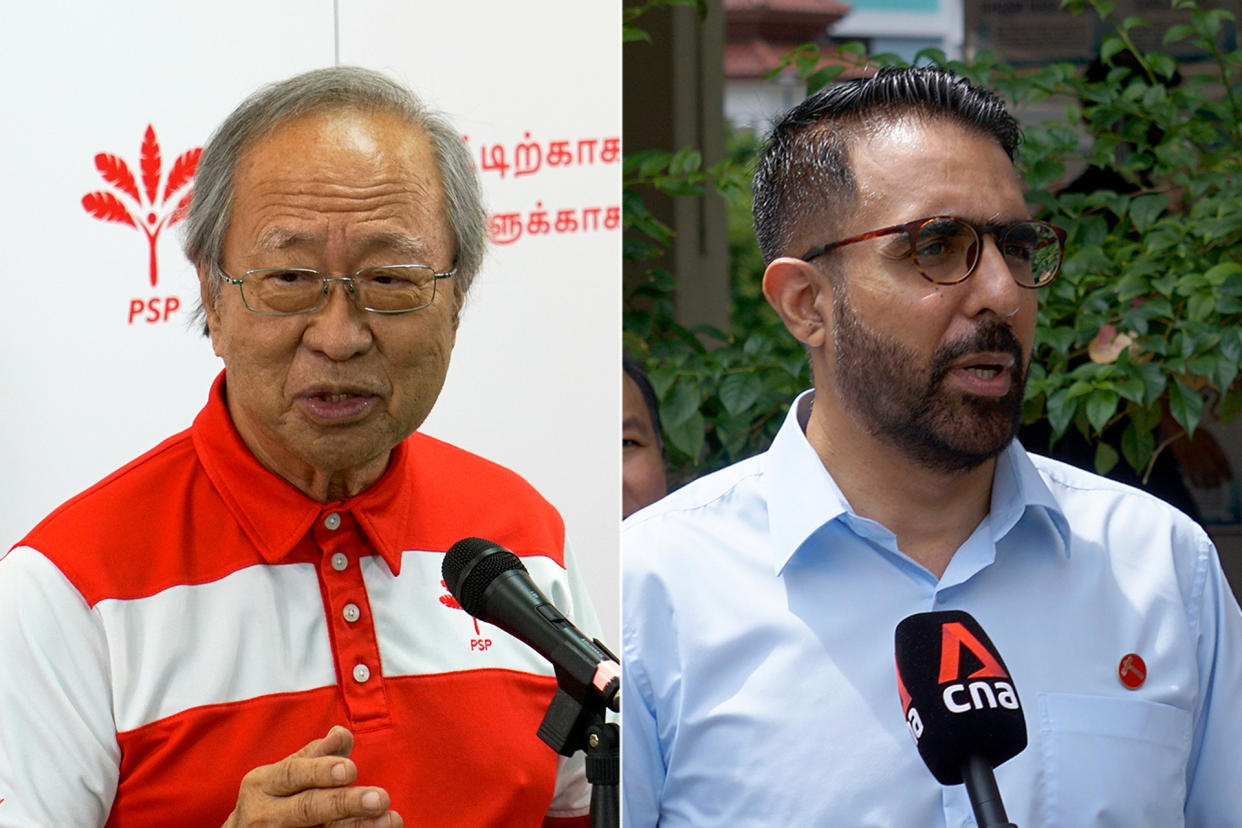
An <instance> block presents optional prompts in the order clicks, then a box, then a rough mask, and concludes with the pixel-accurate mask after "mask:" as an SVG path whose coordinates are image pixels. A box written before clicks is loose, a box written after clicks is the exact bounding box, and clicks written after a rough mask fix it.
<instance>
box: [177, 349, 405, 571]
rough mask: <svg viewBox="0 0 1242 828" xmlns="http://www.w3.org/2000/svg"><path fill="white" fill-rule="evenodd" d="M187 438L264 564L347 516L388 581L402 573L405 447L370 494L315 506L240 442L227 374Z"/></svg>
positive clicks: (280, 558) (396, 451) (400, 447)
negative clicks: (332, 516)
mask: <svg viewBox="0 0 1242 828" xmlns="http://www.w3.org/2000/svg"><path fill="white" fill-rule="evenodd" d="M191 433H192V435H193V440H194V448H195V451H196V452H197V454H198V458H199V462H200V463H202V465H203V469H204V471H205V472H206V474H207V477H208V479H210V480H211V483H212V485H213V486H214V487H215V489H216V491H217V492H218V493H219V495H220V498H221V499H222V500H223V501H224V503H225V505H226V507H227V508H228V510H229V512H230V513H231V514H232V515H233V517H234V518H235V519H236V520H237V523H238V524H239V525H240V526H241V528H242V531H243V532H245V534H246V537H247V538H249V539H250V541H251V543H253V544H254V545H255V547H256V549H258V551H259V554H260V555H261V556H262V557H263V559H264V560H265V561H267V562H268V563H273V564H274V563H279V562H281V561H283V560H285V559H287V558H288V556H289V555H290V554H291V553H292V552H293V550H294V548H295V547H296V546H297V545H298V543H299V542H300V541H301V540H302V539H303V538H304V537H306V535H307V532H308V531H310V528H311V526H312V524H314V522H315V521H316V520H318V519H320V518H321V516H323V515H326V514H329V513H331V512H339V513H350V514H352V515H353V516H354V517H355V518H356V519H357V520H358V523H359V525H360V526H361V527H362V530H363V532H364V533H365V534H366V536H367V539H368V540H369V541H370V542H371V545H372V546H373V547H374V549H375V550H376V551H377V552H378V553H379V555H380V556H381V557H382V558H383V559H384V562H385V563H386V564H388V567H389V569H391V570H392V572H393V574H398V573H399V572H400V566H401V550H400V549H398V548H397V547H395V546H394V545H393V543H392V539H393V538H399V537H404V536H405V534H406V529H407V527H408V524H409V518H410V511H411V497H412V495H411V493H410V491H409V487H408V486H404V485H402V483H403V480H404V478H405V474H404V471H405V464H406V463H407V462H408V455H409V450H408V447H407V446H406V444H405V442H404V441H403V442H401V443H399V444H398V445H397V446H396V447H395V448H394V449H393V450H392V455H391V457H390V458H389V460H388V468H387V469H386V470H385V471H384V474H383V475H382V476H381V477H380V479H379V480H377V481H376V482H375V483H373V484H372V485H371V487H370V488H368V489H366V490H365V491H363V492H361V493H359V494H357V495H355V496H354V497H351V498H349V499H347V500H343V501H336V502H334V503H320V502H318V501H316V500H314V499H312V498H310V497H308V496H307V495H305V494H304V493H302V492H301V491H299V490H298V489H296V488H294V487H293V486H292V485H290V484H289V483H288V482H286V481H285V480H284V479H283V478H281V477H280V476H278V475H276V474H273V473H272V472H270V471H268V470H267V469H265V468H264V467H263V466H262V465H261V464H260V463H259V461H258V460H257V459H255V456H254V455H253V454H252V453H251V451H250V449H249V448H247V447H246V444H245V443H244V442H242V439H241V435H239V434H238V433H237V429H236V427H235V426H234V425H233V420H232V418H231V417H230V416H229V412H228V407H227V405H226V403H225V372H223V371H221V372H220V375H219V376H217V377H216V380H215V382H214V383H212V386H211V393H210V394H209V396H208V399H207V405H206V406H205V407H204V408H203V410H202V411H201V412H199V414H198V417H196V418H195V420H194V425H193V427H192V429H191Z"/></svg>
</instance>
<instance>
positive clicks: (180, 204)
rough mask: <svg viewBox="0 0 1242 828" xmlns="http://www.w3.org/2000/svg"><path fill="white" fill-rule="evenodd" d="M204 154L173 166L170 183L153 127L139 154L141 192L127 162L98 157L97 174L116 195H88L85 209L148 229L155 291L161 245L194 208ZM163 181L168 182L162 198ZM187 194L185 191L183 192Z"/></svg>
mask: <svg viewBox="0 0 1242 828" xmlns="http://www.w3.org/2000/svg"><path fill="white" fill-rule="evenodd" d="M202 152H203V150H202V148H201V147H199V148H195V149H192V150H187V151H186V152H183V153H181V155H179V156H177V159H176V160H175V161H173V164H172V168H171V169H169V171H168V177H167V179H164V171H163V160H162V158H161V155H160V142H159V139H158V138H157V137H156V135H155V127H154V126H152V125H150V124H148V125H147V131H146V132H145V133H143V136H142V143H141V145H140V146H139V149H138V169H139V172H140V173H141V175H142V189H141V190H139V188H138V180H137V179H136V178H135V177H134V173H133V170H132V169H131V168H130V166H129V164H127V163H126V162H125V160H124V159H123V158H121V157H119V156H117V155H112V154H111V153H106V152H101V153H99V154H98V155H96V156H95V169H97V170H99V174H100V175H101V176H102V177H103V180H104V181H105V182H107V183H108V184H110V185H112V187H113V188H115V190H116V192H106V191H103V190H98V191H96V192H93V193H87V194H86V195H84V196H82V208H83V209H84V210H86V212H87V213H89V214H90V215H91V216H93V217H94V218H97V219H99V220H100V221H112V222H116V223H118V224H128V225H129V226H130V227H134V228H138V229H140V230H142V232H143V233H144V234H145V235H146V237H147V250H148V254H149V256H148V265H149V270H150V276H151V286H152V287H155V285H156V282H157V281H158V278H159V276H158V265H157V262H156V256H155V244H156V242H157V241H158V240H159V236H160V232H161V231H163V230H164V228H166V227H172V226H173V225H174V224H176V223H177V222H179V221H182V220H183V219H184V218H185V216H186V213H187V211H188V210H189V207H190V197H191V196H192V195H193V192H194V191H193V189H186V188H187V187H189V186H190V185H191V184H192V183H193V181H194V173H195V171H196V170H197V169H198V158H199V156H200V155H201V154H202ZM161 181H163V182H164V193H163V196H162V197H161V196H160V182H161ZM182 190H185V192H184V193H182ZM178 194H181V195H180V197H179V198H177V200H176V201H175V202H173V201H172V200H173V198H174V197H176V196H178ZM122 197H123V198H122ZM127 201H128V202H129V204H128V205H127V203H126V202H127ZM170 202H171V203H172V206H171V208H170V207H169V204H170ZM131 207H132V208H133V209H132V210H131Z"/></svg>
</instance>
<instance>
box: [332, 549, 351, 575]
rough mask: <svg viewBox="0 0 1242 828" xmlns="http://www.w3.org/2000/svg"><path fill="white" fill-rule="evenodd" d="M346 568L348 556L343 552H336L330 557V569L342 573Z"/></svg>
mask: <svg viewBox="0 0 1242 828" xmlns="http://www.w3.org/2000/svg"><path fill="white" fill-rule="evenodd" d="M347 566H349V556H348V555H346V554H345V553H344V552H337V553H335V554H334V555H333V556H332V568H333V569H335V570H336V571H337V572H344V571H345V567H347Z"/></svg>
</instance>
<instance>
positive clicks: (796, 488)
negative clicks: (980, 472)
mask: <svg viewBox="0 0 1242 828" xmlns="http://www.w3.org/2000/svg"><path fill="white" fill-rule="evenodd" d="M813 400H814V391H804V392H803V393H802V394H800V395H798V397H797V399H795V400H794V403H793V405H792V406H790V408H789V413H788V414H787V415H786V416H785V421H784V423H783V424H782V425H781V428H780V431H778V432H777V434H776V437H775V438H774V439H773V440H772V445H771V447H770V448H769V449H768V451H767V452H766V453H765V454H764V456H763V477H762V482H761V486H762V487H763V493H764V498H765V501H766V503H767V507H768V531H769V533H770V536H771V539H772V554H773V564H774V567H775V571H776V572H778V573H779V572H780V571H781V570H783V569H784V568H785V566H786V565H787V564H788V563H789V561H790V560H791V559H792V558H793V556H794V555H795V554H796V553H797V552H798V550H799V549H800V548H801V547H802V545H803V544H804V543H806V541H807V539H809V538H810V537H811V535H813V534H814V533H815V532H817V531H818V530H819V529H820V528H821V527H823V526H826V525H827V524H829V523H831V522H832V521H835V520H840V519H842V518H843V517H845V516H847V515H849V514H850V513H851V512H850V505H849V502H848V501H847V500H846V499H845V495H843V494H842V493H841V489H840V488H839V487H838V486H837V484H836V482H835V481H834V480H833V479H832V476H831V475H830V474H828V470H827V469H825V468H824V464H823V462H822V461H821V460H820V459H819V455H818V454H816V452H815V449H814V448H813V447H812V446H811V444H810V442H808V441H807V439H806V424H807V421H808V420H809V418H810V414H811V404H812V402H813ZM1031 509H1035V510H1038V511H1040V512H1043V513H1045V514H1046V515H1047V517H1048V519H1049V521H1050V522H1051V524H1052V526H1053V527H1054V528H1055V530H1056V534H1057V535H1058V536H1059V538H1060V541H1061V544H1060V552H1061V554H1063V555H1068V554H1069V539H1070V534H1069V524H1068V522H1067V521H1066V519H1065V515H1064V513H1063V512H1062V510H1061V507H1060V505H1059V504H1058V503H1057V501H1056V499H1055V498H1054V497H1053V496H1052V492H1051V491H1049V489H1048V486H1047V484H1046V483H1045V482H1044V479H1043V477H1042V476H1040V474H1039V470H1038V469H1036V468H1035V464H1034V463H1032V462H1031V458H1030V457H1029V456H1028V455H1027V453H1026V450H1025V449H1023V448H1022V446H1021V445H1020V444H1019V443H1018V441H1017V440H1013V441H1012V442H1010V444H1009V445H1008V446H1007V447H1006V448H1005V449H1004V451H1002V452H1001V454H1000V455H999V456H998V457H997V463H996V472H995V474H994V476H993V479H992V508H991V511H990V513H989V515H988V518H987V520H989V521H990V523H991V527H992V538H993V541H996V540H999V539H1000V538H1002V537H1004V536H1005V535H1006V534H1008V533H1009V531H1010V530H1011V529H1013V527H1014V526H1016V525H1017V523H1018V521H1019V520H1021V519H1022V518H1023V517H1024V516H1025V515H1026V514H1027V512H1028V510H1031ZM843 522H844V523H846V524H847V525H848V522H847V521H843Z"/></svg>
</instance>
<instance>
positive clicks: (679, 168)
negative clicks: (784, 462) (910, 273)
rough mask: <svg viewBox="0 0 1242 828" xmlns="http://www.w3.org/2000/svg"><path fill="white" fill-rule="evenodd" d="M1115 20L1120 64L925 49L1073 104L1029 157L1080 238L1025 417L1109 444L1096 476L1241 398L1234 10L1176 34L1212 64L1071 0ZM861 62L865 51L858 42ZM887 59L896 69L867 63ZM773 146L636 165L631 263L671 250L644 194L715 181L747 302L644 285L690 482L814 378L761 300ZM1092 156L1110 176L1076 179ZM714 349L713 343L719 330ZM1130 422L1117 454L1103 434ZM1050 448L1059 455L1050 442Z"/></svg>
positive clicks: (1060, 287)
mask: <svg viewBox="0 0 1242 828" xmlns="http://www.w3.org/2000/svg"><path fill="white" fill-rule="evenodd" d="M1066 5H1067V6H1068V7H1069V8H1070V9H1072V10H1074V11H1076V12H1083V11H1085V10H1086V9H1087V8H1088V7H1090V8H1092V9H1094V11H1095V12H1096V13H1098V14H1099V15H1100V16H1101V17H1102V18H1103V19H1105V20H1108V21H1110V22H1112V24H1113V34H1112V35H1110V36H1109V37H1107V38H1106V39H1105V40H1104V43H1103V47H1102V49H1101V55H1100V59H1101V63H1102V66H1103V71H1101V72H1098V73H1095V74H1093V75H1092V76H1090V77H1088V76H1087V73H1084V71H1083V68H1082V67H1080V66H1073V65H1071V64H1064V63H1058V64H1051V65H1048V66H1044V67H1040V68H1038V69H1036V70H1019V69H1015V68H1014V67H1010V66H1006V65H1003V64H1000V63H998V62H996V61H995V59H994V57H993V56H991V55H990V54H986V53H982V54H980V55H979V56H978V58H977V59H976V60H975V61H974V62H972V63H970V64H966V63H961V62H956V61H946V60H945V59H944V56H943V55H941V54H939V53H937V52H934V51H928V52H925V53H923V54H922V55H920V59H922V60H929V61H932V62H936V63H940V64H943V65H946V66H947V67H948V68H950V69H952V70H954V71H956V72H958V73H960V74H963V75H965V76H967V77H970V78H972V79H974V80H976V81H978V82H980V83H982V84H983V85H985V86H987V87H989V88H991V89H994V90H996V91H997V92H998V93H1000V94H1001V95H1003V96H1004V97H1006V98H1008V99H1009V100H1010V101H1012V102H1013V103H1014V104H1016V105H1017V107H1018V108H1019V110H1020V109H1021V108H1022V107H1026V106H1029V105H1031V104H1035V103H1039V102H1041V101H1042V102H1047V101H1048V99H1050V98H1051V99H1053V100H1054V101H1060V102H1061V103H1062V108H1063V113H1064V114H1063V117H1062V119H1061V120H1060V121H1057V122H1051V123H1044V124H1040V125H1037V126H1034V127H1029V128H1028V129H1027V130H1026V138H1025V142H1024V144H1023V147H1022V149H1021V154H1020V158H1019V166H1020V167H1021V169H1022V171H1023V173H1024V174H1025V176H1026V183H1027V187H1028V193H1027V198H1028V201H1029V203H1030V204H1031V205H1032V209H1033V210H1034V212H1035V213H1036V215H1037V217H1039V218H1043V219H1045V220H1048V221H1051V222H1053V223H1055V224H1058V225H1060V226H1061V227H1064V228H1065V229H1066V230H1067V231H1068V242H1067V248H1066V251H1067V252H1066V259H1065V264H1064V267H1063V270H1062V274H1061V276H1059V277H1058V279H1057V280H1056V281H1055V282H1054V283H1053V284H1052V285H1051V286H1049V287H1048V288H1045V289H1043V290H1042V291H1041V297H1040V316H1039V325H1038V330H1037V333H1036V340H1035V352H1034V358H1033V360H1032V367H1031V373H1030V378H1029V381H1028V386H1027V398H1026V403H1025V408H1024V419H1025V420H1026V421H1027V422H1032V421H1034V420H1036V419H1039V418H1042V417H1046V418H1047V419H1048V421H1049V424H1050V426H1051V430H1052V433H1053V437H1054V439H1056V438H1058V437H1060V436H1061V435H1063V434H1064V433H1065V432H1066V431H1067V430H1068V429H1071V428H1073V429H1077V430H1078V431H1080V432H1081V433H1082V434H1083V435H1084V436H1086V437H1088V438H1089V439H1092V440H1095V441H1096V444H1097V446H1098V448H1097V453H1096V458H1095V462H1096V468H1097V470H1099V471H1101V472H1107V471H1108V470H1110V469H1111V468H1112V467H1113V466H1114V465H1115V464H1116V463H1118V462H1119V461H1120V460H1122V459H1124V460H1125V462H1126V463H1128V464H1129V465H1131V466H1132V467H1134V468H1135V469H1138V470H1142V469H1145V468H1147V467H1148V466H1149V465H1150V463H1151V462H1152V460H1153V456H1154V455H1155V453H1156V452H1157V451H1159V450H1160V448H1162V447H1163V445H1164V444H1166V443H1167V442H1168V441H1169V440H1170V439H1174V438H1175V437H1176V435H1175V434H1174V435H1170V434H1167V431H1168V428H1167V425H1166V427H1165V428H1163V429H1162V427H1161V422H1162V417H1163V418H1164V420H1165V423H1166V424H1167V422H1168V417H1165V416H1164V415H1165V414H1167V415H1169V416H1171V418H1172V420H1173V421H1174V422H1176V424H1177V425H1178V426H1180V428H1181V429H1184V430H1185V432H1187V433H1193V432H1194V430H1195V428H1196V427H1197V426H1198V425H1199V423H1200V421H1201V420H1202V418H1203V417H1204V416H1205V399H1206V400H1208V401H1209V403H1212V402H1216V411H1215V414H1216V416H1218V417H1220V418H1221V419H1223V420H1228V419H1230V418H1231V417H1232V416H1233V415H1234V414H1236V412H1237V411H1238V410H1239V409H1242V390H1240V389H1239V388H1238V387H1236V386H1237V385H1238V383H1237V379H1238V368H1239V361H1240V360H1242V264H1239V258H1240V256H1239V252H1240V250H1242V158H1240V156H1239V144H1240V142H1239V137H1240V132H1242V83H1240V82H1239V75H1240V73H1242V51H1240V50H1237V49H1234V50H1232V51H1225V50H1224V49H1223V48H1222V46H1221V44H1222V43H1223V42H1225V38H1223V37H1222V32H1223V31H1224V29H1225V27H1226V26H1227V25H1231V21H1232V20H1233V16H1232V15H1231V14H1230V13H1229V12H1228V11H1224V10H1219V9H1201V8H1199V7H1198V6H1197V5H1196V4H1194V3H1193V2H1187V0H1177V2H1175V4H1174V5H1175V7H1177V8H1182V9H1185V10H1186V11H1187V12H1188V13H1189V17H1190V22H1189V23H1187V24H1186V25H1179V26H1175V27H1173V28H1171V29H1170V30H1169V31H1168V32H1166V33H1165V35H1164V44H1165V46H1166V47H1167V46H1168V45H1170V44H1174V43H1180V44H1192V45H1194V46H1196V47H1197V48H1198V50H1199V51H1200V52H1201V54H1202V55H1203V56H1204V57H1203V59H1202V60H1198V61H1195V62H1193V63H1179V62H1178V60H1176V59H1175V58H1174V57H1173V56H1171V55H1169V54H1165V53H1163V52H1158V51H1148V52H1144V51H1143V50H1141V49H1140V48H1138V47H1137V45H1136V44H1135V42H1134V38H1133V36H1132V35H1133V33H1134V32H1135V31H1136V30H1137V29H1138V28H1140V27H1143V26H1145V25H1146V23H1145V21H1143V20H1142V19H1141V18H1137V17H1131V18H1126V19H1125V20H1122V21H1116V20H1115V19H1114V18H1113V17H1112V13H1113V9H1112V6H1111V4H1110V3H1108V2H1104V0H1069V2H1067V3H1066ZM843 53H844V54H845V55H846V56H851V55H852V56H856V58H857V59H859V60H860V62H861V51H859V50H858V48H857V47H854V46H851V47H849V48H846V49H844V50H843ZM868 60H869V61H870V62H871V63H872V64H873V65H875V64H876V63H883V62H895V61H894V60H893V59H891V58H883V57H882V58H877V56H874V55H873V56H870V57H869V58H868ZM787 61H788V62H789V63H790V64H791V65H794V66H795V67H796V68H799V69H800V71H801V72H802V73H803V75H804V77H808V79H809V86H810V89H809V90H808V91H813V89H814V88H816V87H817V86H818V85H823V84H824V83H827V82H829V81H830V80H832V79H833V78H834V77H835V74H836V72H837V71H838V70H833V69H830V70H828V71H825V70H818V69H815V68H814V67H815V62H814V61H811V60H807V59H806V53H805V52H795V53H793V54H791V55H790V56H789V57H788V58H787ZM756 143H757V141H756V139H755V138H754V137H753V136H748V135H745V134H739V135H734V136H732V137H731V140H730V149H731V152H730V155H729V157H728V158H726V159H725V160H724V161H722V162H721V163H720V164H718V165H715V166H714V167H713V168H712V169H710V170H702V169H700V163H701V162H699V161H698V159H697V155H696V154H695V153H693V151H692V150H683V151H682V152H680V153H664V154H659V153H653V154H646V155H644V156H641V157H632V158H629V159H627V161H626V165H625V201H624V206H625V214H626V222H627V227H628V228H631V230H630V236H629V241H627V245H626V256H627V258H628V259H630V260H631V262H639V261H642V260H644V259H648V258H650V257H651V256H652V255H653V254H654V253H657V252H658V251H659V249H660V248H661V246H662V245H664V244H667V240H668V238H669V237H668V235H667V234H668V233H669V232H671V231H669V229H668V228H667V227H665V226H663V225H660V224H659V222H656V221H655V220H654V218H653V217H651V216H650V214H649V213H647V212H646V210H645V208H644V207H643V202H642V193H643V188H644V187H654V188H656V189H658V190H661V191H663V192H668V193H671V194H674V195H678V194H699V193H701V192H703V191H704V189H705V188H709V187H712V188H715V189H716V190H717V191H718V192H720V193H721V194H722V196H723V197H725V198H726V199H727V200H728V202H729V215H730V237H731V246H732V254H733V274H732V278H733V296H734V307H733V311H734V313H733V316H732V320H733V322H732V326H731V330H730V331H727V332H723V331H703V330H699V331H688V330H686V329H685V328H682V327H681V326H679V325H678V324H677V323H676V321H675V319H674V315H673V301H674V296H673V290H674V285H673V279H672V278H671V276H670V275H669V274H668V273H666V272H663V271H660V270H658V269H649V270H647V271H646V272H645V273H643V274H642V275H641V276H640V277H638V278H634V279H631V281H630V283H629V284H628V285H627V294H626V310H625V319H624V325H625V344H626V347H627V349H629V350H630V351H631V352H633V353H635V354H636V355H638V356H639V357H640V358H642V359H643V360H644V361H645V363H646V364H647V366H648V369H649V371H650V373H651V377H652V384H653V386H654V387H655V389H656V393H657V395H658V396H659V398H660V402H661V416H662V418H663V420H664V426H665V437H666V444H667V445H668V447H669V449H670V450H669V453H668V459H669V462H670V467H671V468H672V470H673V473H674V477H675V478H677V477H679V476H680V477H681V478H683V479H684V478H685V477H687V476H693V475H697V474H701V473H704V472H706V471H710V470H712V469H714V468H718V467H720V466H723V465H726V464H727V463H729V462H732V461H734V460H736V459H738V458H740V457H743V456H746V455H748V454H751V453H754V452H755V451H759V450H762V449H763V448H764V447H766V445H767V444H768V442H769V441H770V440H771V437H772V435H773V434H774V433H775V430H776V428H777V427H778V426H779V419H780V416H781V413H782V411H783V409H784V408H785V406H786V405H787V403H788V401H789V400H790V399H791V398H792V396H793V395H794V394H795V393H796V392H797V391H799V390H801V389H803V388H806V387H808V386H809V384H810V378H809V372H808V370H807V367H806V360H805V357H804V355H803V354H802V351H801V346H800V345H798V343H797V342H795V341H794V340H793V339H792V338H791V337H790V336H789V335H788V334H787V333H786V332H785V331H784V329H783V328H782V327H781V325H780V323H779V321H778V320H777V318H776V316H775V314H773V313H771V311H770V310H769V309H767V307H766V303H765V302H764V301H763V299H762V297H761V295H760V294H759V281H760V278H761V276H762V262H761V260H760V259H759V257H758V252H757V250H755V247H754V243H753V241H751V240H750V229H749V207H750V204H749V189H748V187H747V186H746V185H745V182H746V181H748V179H749V159H750V158H752V157H753V152H754V150H755V147H756ZM1084 167H1090V168H1094V171H1095V172H1096V173H1097V174H1098V175H1097V180H1099V181H1104V182H1106V186H1098V187H1093V188H1091V189H1089V190H1088V191H1074V189H1075V188H1073V187H1070V188H1065V186H1064V185H1065V184H1066V183H1067V179H1069V178H1071V177H1072V175H1074V174H1076V172H1077V171H1079V170H1081V169H1083V168H1084ZM713 339H714V340H716V341H717V342H720V341H722V342H723V344H715V343H713V346H712V347H708V346H707V345H704V344H703V342H704V341H711V340H713ZM1106 430H1109V431H1110V433H1113V432H1115V431H1117V430H1120V431H1121V435H1122V436H1121V439H1120V454H1119V452H1118V451H1117V449H1115V448H1114V447H1113V446H1112V445H1111V444H1110V443H1109V442H1105V441H1103V440H1099V439H1098V438H1099V436H1100V435H1101V434H1102V433H1103V432H1105V431H1106ZM1035 448H1037V449H1038V448H1043V447H1035Z"/></svg>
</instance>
